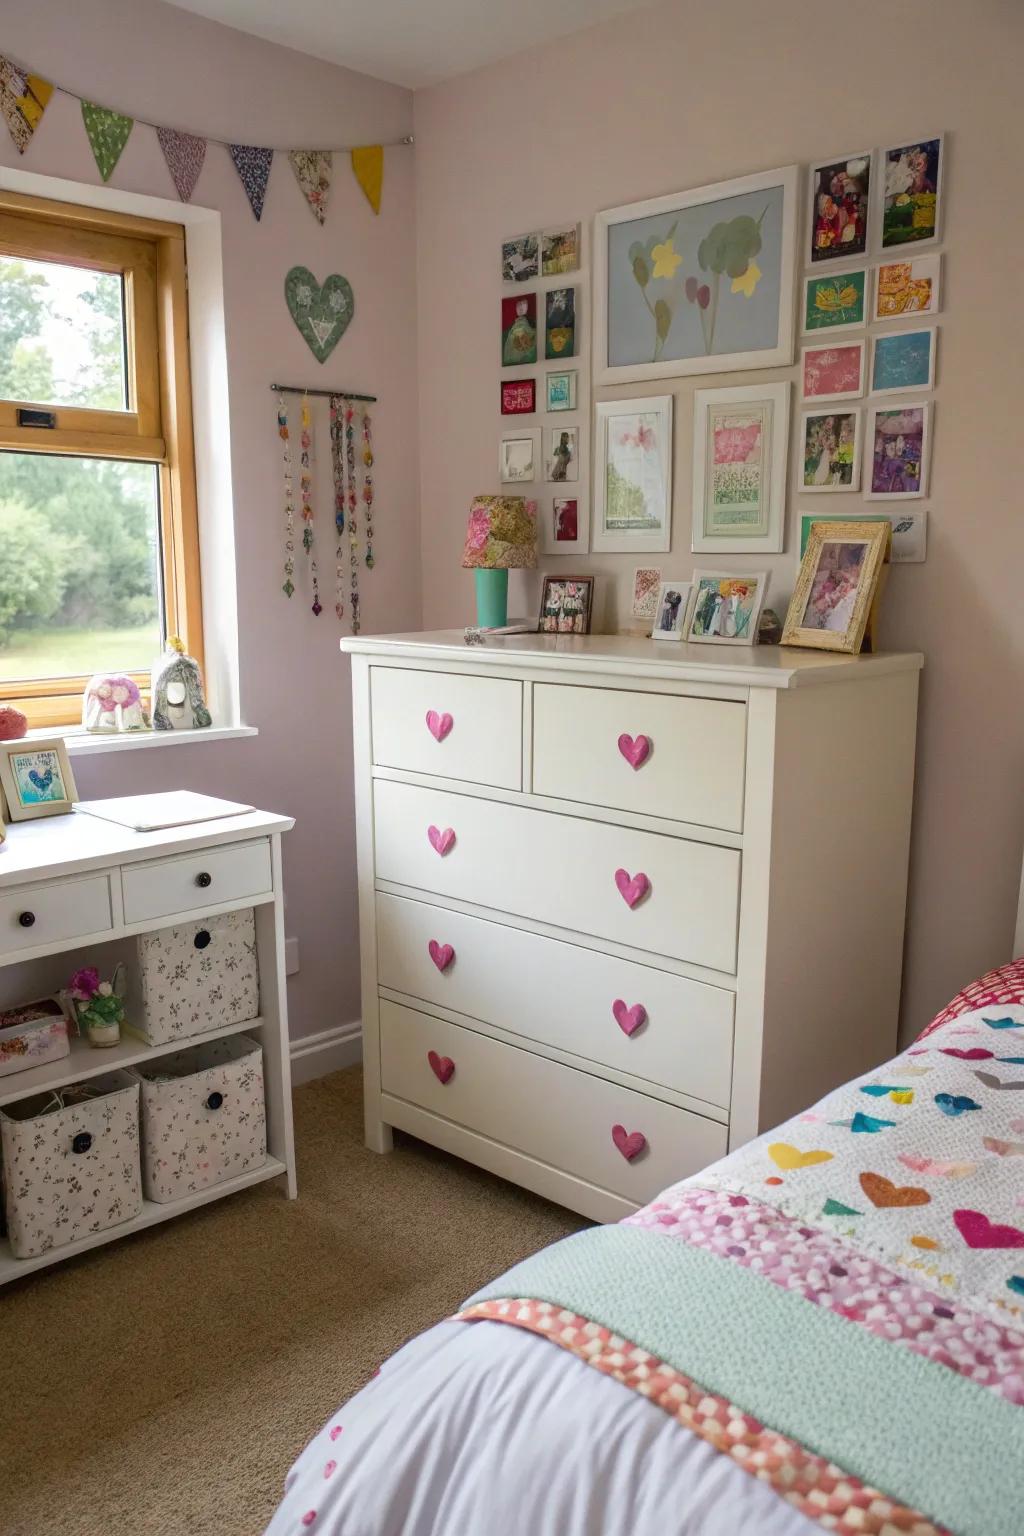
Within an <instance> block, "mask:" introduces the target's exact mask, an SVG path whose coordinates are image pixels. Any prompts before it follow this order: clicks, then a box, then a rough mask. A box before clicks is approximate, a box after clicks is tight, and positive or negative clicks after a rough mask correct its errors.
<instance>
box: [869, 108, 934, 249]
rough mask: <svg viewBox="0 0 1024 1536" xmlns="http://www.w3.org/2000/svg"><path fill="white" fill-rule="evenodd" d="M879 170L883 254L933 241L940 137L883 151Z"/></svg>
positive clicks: (920, 140)
mask: <svg viewBox="0 0 1024 1536" xmlns="http://www.w3.org/2000/svg"><path fill="white" fill-rule="evenodd" d="M882 169H883V174H884V178H885V180H884V185H883V188H882V192H883V196H882V248H883V250H889V249H890V247H892V246H894V245H917V244H920V243H921V242H922V241H924V240H934V239H935V238H936V236H937V235H938V230H939V196H940V190H941V187H940V183H941V179H942V137H941V135H939V136H938V137H937V138H934V139H919V140H918V142H917V143H916V144H901V145H898V146H897V147H896V148H895V149H887V150H886V151H885V153H884V155H883V157H882Z"/></svg>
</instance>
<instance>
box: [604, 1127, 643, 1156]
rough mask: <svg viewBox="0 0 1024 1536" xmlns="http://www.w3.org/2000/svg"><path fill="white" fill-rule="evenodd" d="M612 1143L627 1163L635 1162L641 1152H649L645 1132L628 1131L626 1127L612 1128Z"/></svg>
mask: <svg viewBox="0 0 1024 1536" xmlns="http://www.w3.org/2000/svg"><path fill="white" fill-rule="evenodd" d="M612 1141H614V1143H615V1145H616V1146H617V1147H618V1149H619V1151H620V1152H621V1153H622V1155H623V1157H624V1158H625V1159H626V1162H627V1163H632V1162H635V1160H636V1159H637V1158H638V1157H639V1156H640V1154H641V1152H646V1151H647V1137H646V1136H645V1135H644V1133H643V1131H628V1132H627V1130H626V1127H625V1126H624V1125H613V1126H612Z"/></svg>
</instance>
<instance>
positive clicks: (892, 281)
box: [872, 256, 942, 320]
mask: <svg viewBox="0 0 1024 1536" xmlns="http://www.w3.org/2000/svg"><path fill="white" fill-rule="evenodd" d="M941 268H942V257H941V256H915V257H914V258H913V260H910V261H886V262H883V263H882V265H881V266H880V267H879V268H878V273H877V275H876V278H875V309H874V315H873V317H872V318H873V319H875V320H905V319H907V318H908V317H910V316H918V315H934V314H937V313H938V309H939V298H940V286H939V280H940V276H941Z"/></svg>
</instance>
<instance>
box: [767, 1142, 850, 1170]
mask: <svg viewBox="0 0 1024 1536" xmlns="http://www.w3.org/2000/svg"><path fill="white" fill-rule="evenodd" d="M768 1156H769V1157H770V1158H771V1160H772V1162H773V1163H774V1164H775V1166H776V1168H784V1169H786V1170H787V1171H789V1170H791V1169H793V1168H813V1167H814V1165H815V1163H830V1162H831V1161H832V1159H833V1157H834V1156H835V1153H834V1152H825V1151H818V1152H801V1151H800V1148H799V1147H794V1146H791V1145H790V1143H789V1142H788V1141H773V1142H772V1143H771V1145H770V1146H769V1148H768Z"/></svg>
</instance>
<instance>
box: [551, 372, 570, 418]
mask: <svg viewBox="0 0 1024 1536" xmlns="http://www.w3.org/2000/svg"><path fill="white" fill-rule="evenodd" d="M546 385H547V404H548V410H549V411H574V410H575V409H576V370H575V368H573V369H572V370H571V371H570V372H568V373H549V374H548V375H547V379H546Z"/></svg>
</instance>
